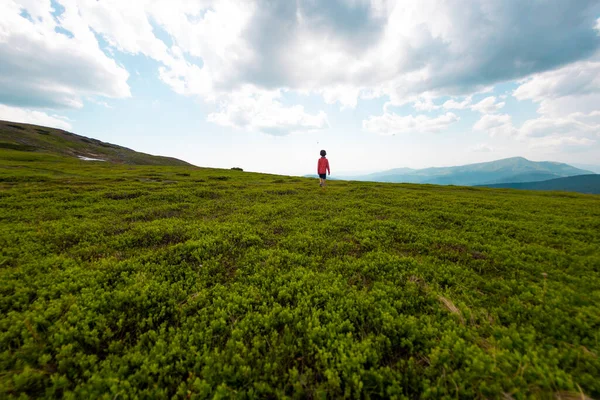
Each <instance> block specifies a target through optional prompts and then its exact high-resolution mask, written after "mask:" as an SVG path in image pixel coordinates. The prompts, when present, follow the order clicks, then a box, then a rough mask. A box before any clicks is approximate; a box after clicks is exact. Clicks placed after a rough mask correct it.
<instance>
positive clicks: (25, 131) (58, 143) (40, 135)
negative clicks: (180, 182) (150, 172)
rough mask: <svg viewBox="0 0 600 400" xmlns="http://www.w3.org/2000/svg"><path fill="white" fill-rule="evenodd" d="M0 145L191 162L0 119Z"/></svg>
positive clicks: (110, 158) (134, 161)
mask: <svg viewBox="0 0 600 400" xmlns="http://www.w3.org/2000/svg"><path fill="white" fill-rule="evenodd" d="M0 149H10V150H19V151H30V152H41V153H46V154H54V155H61V156H68V157H73V158H78V157H85V158H91V159H101V160H104V161H107V162H112V163H119V164H131V165H190V164H188V163H186V162H185V161H181V160H178V159H176V158H170V157H160V156H153V155H150V154H144V153H138V152H136V151H133V150H131V149H128V148H126V147H122V146H118V145H115V144H111V143H105V142H102V141H100V140H97V139H90V138H86V137H84V136H79V135H76V134H74V133H71V132H67V131H63V130H61V129H54V128H48V127H45V126H38V125H30V124H21V123H16V122H9V121H0Z"/></svg>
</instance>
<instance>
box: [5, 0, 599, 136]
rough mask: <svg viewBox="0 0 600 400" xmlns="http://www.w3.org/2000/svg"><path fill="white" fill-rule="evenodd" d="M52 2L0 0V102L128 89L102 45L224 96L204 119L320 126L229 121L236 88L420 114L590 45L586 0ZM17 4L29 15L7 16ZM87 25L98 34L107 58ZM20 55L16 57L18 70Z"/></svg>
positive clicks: (179, 85)
mask: <svg viewBox="0 0 600 400" xmlns="http://www.w3.org/2000/svg"><path fill="white" fill-rule="evenodd" d="M57 2H58V3H60V4H61V5H62V6H64V9H65V11H64V13H62V14H61V15H60V16H59V17H58V18H57V19H55V18H53V17H52V15H51V3H50V1H49V0H45V1H43V0H39V1H35V0H27V1H25V0H19V2H18V3H17V2H16V1H15V0H7V1H4V2H2V4H0V58H1V59H2V60H3V63H2V64H3V65H2V66H0V72H1V73H0V77H2V76H10V80H9V79H4V80H2V78H0V102H3V103H5V104H13V105H31V104H36V105H44V106H70V107H79V106H81V105H82V98H86V97H87V96H104V97H126V96H129V95H130V93H129V87H128V86H127V78H128V73H127V71H125V70H124V68H123V67H121V66H119V65H118V64H117V63H116V62H115V61H114V59H112V58H111V57H110V56H109V55H110V54H112V53H115V54H116V52H124V53H128V54H136V55H145V56H147V57H149V58H151V59H153V60H155V61H156V62H157V63H158V64H159V71H158V74H159V77H160V79H161V80H162V81H163V82H164V83H165V84H167V85H168V86H169V87H170V88H172V89H173V90H174V91H175V92H177V93H179V94H181V95H185V96H197V97H200V98H201V99H203V100H204V101H205V102H207V103H209V104H213V105H215V107H217V106H218V105H219V104H227V106H226V108H225V109H219V110H218V111H216V112H215V113H213V114H211V121H214V122H216V121H218V122H219V123H221V124H229V125H232V126H240V127H246V128H249V129H255V128H257V127H259V126H269V124H272V123H281V124H282V131H287V128H286V127H289V126H288V125H287V123H288V121H289V120H294V119H295V120H296V121H310V122H301V123H300V122H299V126H304V125H306V126H310V127H313V126H324V125H323V123H322V118H320V119H319V120H318V121H317V122H315V121H313V120H312V119H310V118H308V117H310V116H311V115H310V114H307V113H306V112H304V110H302V111H299V110H300V109H299V108H298V107H297V106H284V105H283V103H282V102H278V103H276V104H277V105H276V106H271V109H273V110H277V111H278V112H281V113H282V115H286V117H285V118H282V119H281V121H280V119H278V118H274V120H275V121H274V122H273V121H270V122H268V123H267V122H265V120H266V118H264V116H262V115H263V114H261V113H256V112H254V113H252V112H250V113H246V114H247V116H248V115H252V116H254V117H253V118H257V119H256V120H254V119H252V118H251V119H248V118H238V119H236V120H229V119H228V118H237V117H236V116H237V115H238V113H239V111H235V112H234V111H233V110H241V109H246V108H248V104H251V103H252V102H253V101H255V100H253V97H252V96H254V95H255V94H254V93H249V92H248V91H247V90H245V89H244V88H246V87H248V86H252V87H254V88H256V90H255V91H256V92H259V93H264V92H277V91H280V90H289V91H295V92H298V93H316V94H319V95H320V96H322V98H323V99H324V101H325V102H327V103H339V104H340V105H341V106H342V107H355V106H356V105H357V103H358V99H360V98H377V97H387V98H389V101H390V102H391V103H390V104H393V105H400V104H406V103H407V102H415V108H416V109H417V110H419V111H432V110H436V109H439V107H440V106H439V105H438V104H435V102H434V100H435V99H436V98H439V97H441V96H465V95H470V94H473V93H475V92H481V91H483V90H486V89H489V88H490V86H491V85H494V84H495V83H498V82H505V81H510V80H514V79H522V78H524V77H527V76H529V75H531V74H535V73H542V72H543V71H551V70H552V69H554V68H556V67H557V66H561V65H566V64H569V63H572V62H575V61H577V60H581V59H585V58H587V57H589V56H591V55H592V54H593V53H594V52H595V51H596V50H597V49H598V47H599V41H598V35H597V31H596V30H595V27H597V25H598V21H597V15H598V12H600V6H599V5H598V4H597V2H593V1H581V2H565V1H564V0H546V1H544V2H533V3H532V2H523V1H521V0H506V1H497V0H465V1H464V2H463V3H462V4H461V7H456V5H455V4H453V3H452V2H448V1H443V0H406V1H402V2H397V1H392V0H371V1H369V0H330V1H313V0H297V1H289V0H275V1H272V0H269V1H267V0H248V1H236V0H199V1H192V0H138V1H121V0H102V1H97V0H57ZM22 7H25V8H26V9H27V11H28V12H29V14H30V15H31V16H32V18H31V19H27V18H24V17H21V16H20V15H19V13H20V11H21V8H22ZM38 16H41V20H40V19H38ZM564 20H568V21H570V23H569V24H563V23H560V22H561V21H564ZM32 21H33V22H32ZM57 27H58V28H61V29H63V30H66V31H68V32H69V33H70V34H71V35H72V36H73V37H69V36H68V35H64V34H62V33H57V32H56V31H55V29H56V28H57ZM96 35H98V36H101V37H102V38H103V39H104V40H105V41H106V42H107V43H108V44H109V48H108V49H107V50H106V51H107V53H108V54H109V55H107V54H105V53H104V52H103V51H102V50H101V49H100V48H99V45H98V41H97V39H96ZM523 38H526V40H524V39H523ZM22 43H24V44H25V45H26V46H25V47H23V46H21V44H22ZM573 43H577V46H573V45H572V44H573ZM16 49H25V51H22V52H17V51H16ZM5 60H9V62H8V63H5V62H4V61H5ZM32 61H36V62H32ZM6 65H8V67H6ZM18 65H26V66H27V67H26V68H24V69H23V70H22V71H18V68H17V67H18ZM4 68H7V69H4ZM523 90H525V89H523ZM280 93H281V92H280ZM425 93H426V94H427V96H424V94H425ZM244 96H246V97H244ZM248 96H249V97H248ZM261 96H262V95H261ZM468 99H469V98H468ZM484 101H485V99H484ZM487 101H488V102H489V100H487ZM465 102H466V103H465ZM501 104H502V103H496V102H495V101H494V102H493V104H487V103H484V104H481V102H480V103H478V104H476V105H471V102H470V99H469V100H468V101H467V100H464V101H463V102H458V101H455V100H449V101H447V102H446V103H444V105H443V106H442V107H443V108H444V109H446V110H452V109H466V108H469V107H473V109H475V110H477V111H480V112H485V113H490V112H496V111H497V110H498V109H500V108H501ZM475 107H477V108H475ZM228 110H231V111H228ZM317 115H320V114H317ZM384 115H387V114H384ZM291 116H293V117H291ZM299 116H303V117H299ZM312 116H313V117H314V115H312ZM381 117H383V116H381ZM381 117H374V118H381ZM241 121H245V122H243V125H241V124H242V122H241ZM278 121H280V122H278ZM292 125H294V124H292ZM311 129H312V128H311ZM267 130H270V129H267ZM273 131H277V130H276V129H275V130H273Z"/></svg>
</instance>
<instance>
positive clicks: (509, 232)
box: [0, 149, 600, 399]
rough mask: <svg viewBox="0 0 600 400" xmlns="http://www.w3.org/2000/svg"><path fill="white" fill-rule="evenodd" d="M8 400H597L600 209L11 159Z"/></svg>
mask: <svg viewBox="0 0 600 400" xmlns="http://www.w3.org/2000/svg"><path fill="white" fill-rule="evenodd" d="M0 198H1V204H2V207H0V220H1V221H2V223H0V244H1V249H2V250H1V252H0V327H1V329H0V345H1V348H2V352H0V398H28V397H29V398H40V397H46V398H61V397H65V398H107V399H114V398H119V399H124V398H286V397H287V398H343V397H348V398H393V397H396V398H399V399H417V398H469V399H471V398H490V399H496V398H511V397H513V396H514V397H515V398H517V397H523V398H525V397H528V398H585V397H584V394H585V395H588V396H591V397H594V398H598V397H599V396H600V381H599V380H598V379H597V377H598V371H600V357H598V355H600V342H599V340H598V332H600V312H599V304H600V291H599V290H598V288H599V287H600V275H599V274H598V266H599V265H600V251H599V249H598V243H600V224H599V221H600V196H594V195H582V194H574V193H556V192H527V191H523V192H519V191H505V190H497V189H489V188H472V187H470V188H465V187H450V186H429V185H427V186H425V185H411V184H403V185H400V184H381V183H371V182H345V181H335V182H330V183H329V187H328V188H327V189H323V190H321V188H319V187H318V183H317V181H316V180H314V179H303V178H293V177H282V176H275V175H266V174H252V173H244V172H237V171H224V170H214V169H203V168H195V167H163V166H124V165H115V164H110V165H109V164H108V163H84V162H81V161H78V160H74V159H72V158H71V159H68V158H66V157H57V156H51V155H47V154H43V153H31V152H22V151H11V150H2V149H0Z"/></svg>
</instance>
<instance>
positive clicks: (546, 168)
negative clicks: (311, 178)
mask: <svg viewBox="0 0 600 400" xmlns="http://www.w3.org/2000/svg"><path fill="white" fill-rule="evenodd" d="M591 173H592V172H590V171H586V170H582V169H579V168H575V167H572V166H570V165H568V164H563V163H557V162H550V161H542V162H536V161H529V160H527V159H525V158H523V157H513V158H506V159H502V160H497V161H491V162H485V163H477V164H468V165H461V166H456V167H443V168H425V169H415V170H410V169H408V168H398V169H392V170H388V171H382V172H376V173H374V174H369V175H364V176H359V177H353V179H356V180H362V181H374V182H397V183H399V182H406V183H430V184H439V185H465V186H475V185H484V184H488V183H504V182H523V181H527V180H531V181H536V180H546V179H551V178H558V177H564V176H573V175H584V174H591Z"/></svg>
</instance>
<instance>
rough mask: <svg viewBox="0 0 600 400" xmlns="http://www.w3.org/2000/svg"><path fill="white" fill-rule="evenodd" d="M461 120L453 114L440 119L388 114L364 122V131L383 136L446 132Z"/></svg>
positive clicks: (444, 115)
mask: <svg viewBox="0 0 600 400" xmlns="http://www.w3.org/2000/svg"><path fill="white" fill-rule="evenodd" d="M459 119H460V118H458V116H457V115H456V114H453V113H451V112H449V113H446V114H443V115H440V116H438V117H432V118H430V117H428V116H426V115H417V116H413V115H406V116H401V115H397V114H393V113H389V112H386V113H384V114H383V115H379V116H371V117H369V118H368V119H366V120H364V121H363V129H365V130H367V131H369V132H373V133H378V134H381V135H393V134H396V133H411V132H419V133H432V132H441V131H443V130H446V129H447V128H448V127H449V126H450V125H451V124H453V123H455V122H457V121H459Z"/></svg>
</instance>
